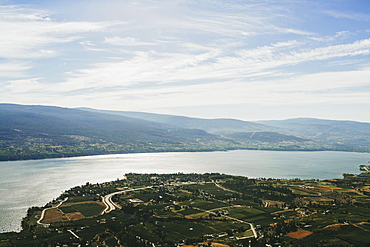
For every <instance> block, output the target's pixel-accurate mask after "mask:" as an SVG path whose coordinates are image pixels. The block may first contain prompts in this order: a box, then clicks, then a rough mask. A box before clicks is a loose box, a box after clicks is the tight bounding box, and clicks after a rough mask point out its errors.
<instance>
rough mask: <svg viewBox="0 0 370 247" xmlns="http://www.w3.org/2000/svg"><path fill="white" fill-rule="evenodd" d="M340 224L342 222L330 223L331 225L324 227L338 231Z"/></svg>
mask: <svg viewBox="0 0 370 247" xmlns="http://www.w3.org/2000/svg"><path fill="white" fill-rule="evenodd" d="M341 225H342V224H332V225H328V226H325V227H324V229H325V230H331V231H338V230H340V226H341Z"/></svg>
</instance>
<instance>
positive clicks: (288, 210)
mask: <svg viewBox="0 0 370 247" xmlns="http://www.w3.org/2000/svg"><path fill="white" fill-rule="evenodd" d="M290 211H294V210H293V209H286V210H280V211H276V212H272V213H270V214H282V213H285V212H290Z"/></svg>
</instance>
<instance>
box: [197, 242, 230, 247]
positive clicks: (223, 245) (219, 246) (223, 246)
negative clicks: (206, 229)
mask: <svg viewBox="0 0 370 247" xmlns="http://www.w3.org/2000/svg"><path fill="white" fill-rule="evenodd" d="M209 243H210V242H204V243H198V245H201V244H203V245H206V244H209ZM211 244H212V245H211V246H212V247H230V245H226V244H219V243H212V242H211ZM208 246H209V245H208Z"/></svg>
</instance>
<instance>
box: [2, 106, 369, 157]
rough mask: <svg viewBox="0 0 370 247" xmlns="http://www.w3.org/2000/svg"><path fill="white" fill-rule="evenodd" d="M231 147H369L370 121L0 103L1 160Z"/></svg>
mask: <svg viewBox="0 0 370 247" xmlns="http://www.w3.org/2000/svg"><path fill="white" fill-rule="evenodd" d="M231 149H265V150H342V151H361V152H370V124H369V123H359V122H353V121H334V120H321V119H307V118H306V119H303V118H302V119H288V120H271V121H261V122H248V121H242V120H236V119H201V118H191V117H183V116H173V115H162V114H153V113H142V112H120V111H101V110H95V109H88V108H79V109H72V108H62V107H55V106H34V105H15V104H0V160H17V159H39V158H52V157H68V156H81V155H95V154H110V153H134V152H174V151H214V150H231Z"/></svg>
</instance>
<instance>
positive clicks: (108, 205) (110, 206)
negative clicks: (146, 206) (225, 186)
mask: <svg viewBox="0 0 370 247" xmlns="http://www.w3.org/2000/svg"><path fill="white" fill-rule="evenodd" d="M200 183H212V182H183V183H178V184H165V185H166V186H180V185H187V184H200ZM151 188H153V186H147V187H142V188H136V189H129V190H122V191H117V192H113V193H111V194H108V195H106V196H104V197H102V202H103V203H104V205H105V209H104V210H103V212H102V213H101V214H107V213H109V212H111V211H113V210H116V209H121V208H122V207H121V206H120V205H118V204H117V203H114V202H113V201H112V197H113V196H114V195H118V194H124V193H126V192H130V191H135V190H145V189H151Z"/></svg>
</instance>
